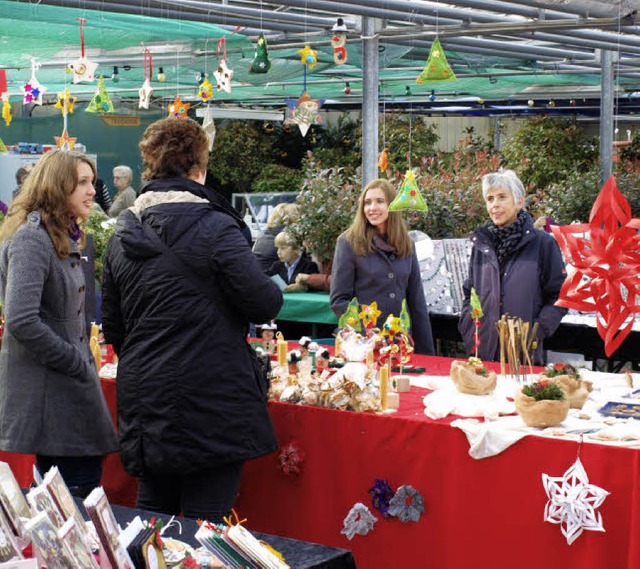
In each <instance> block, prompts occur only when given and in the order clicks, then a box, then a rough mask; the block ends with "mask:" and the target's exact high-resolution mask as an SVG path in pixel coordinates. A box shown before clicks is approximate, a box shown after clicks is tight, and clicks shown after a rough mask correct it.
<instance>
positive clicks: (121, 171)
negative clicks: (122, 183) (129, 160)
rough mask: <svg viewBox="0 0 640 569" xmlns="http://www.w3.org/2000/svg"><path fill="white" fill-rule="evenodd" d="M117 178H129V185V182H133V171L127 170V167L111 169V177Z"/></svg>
mask: <svg viewBox="0 0 640 569" xmlns="http://www.w3.org/2000/svg"><path fill="white" fill-rule="evenodd" d="M116 174H117V175H119V176H127V178H129V185H131V181H132V180H133V170H132V169H131V168H129V166H116V167H115V168H114V169H113V175H114V176H115V175H116Z"/></svg>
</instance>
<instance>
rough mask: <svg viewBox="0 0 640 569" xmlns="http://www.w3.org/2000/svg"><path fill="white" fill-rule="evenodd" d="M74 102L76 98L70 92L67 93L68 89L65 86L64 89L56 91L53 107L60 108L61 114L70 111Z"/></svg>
mask: <svg viewBox="0 0 640 569" xmlns="http://www.w3.org/2000/svg"><path fill="white" fill-rule="evenodd" d="M75 102H76V98H75V97H74V96H73V95H71V93H69V89H67V88H66V87H65V89H64V91H62V92H61V93H58V100H57V101H56V104H55V105H54V107H55V108H56V109H60V112H62V114H65V113H72V112H73V105H74V104H75Z"/></svg>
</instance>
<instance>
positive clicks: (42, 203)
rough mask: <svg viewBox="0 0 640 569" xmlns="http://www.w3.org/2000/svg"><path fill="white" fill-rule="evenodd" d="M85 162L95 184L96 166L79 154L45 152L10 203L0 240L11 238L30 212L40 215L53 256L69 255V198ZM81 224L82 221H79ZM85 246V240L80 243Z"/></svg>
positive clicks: (86, 157) (0, 230) (62, 257)
mask: <svg viewBox="0 0 640 569" xmlns="http://www.w3.org/2000/svg"><path fill="white" fill-rule="evenodd" d="M80 162H84V163H85V164H88V165H89V166H90V167H91V170H92V171H93V183H95V181H96V177H97V173H96V165H95V164H94V163H93V160H91V159H90V158H89V157H88V156H86V155H84V154H82V153H81V152H70V151H61V150H56V151H51V152H47V153H46V154H45V155H44V156H43V157H42V158H40V160H38V162H37V164H36V165H35V167H34V168H33V170H31V172H30V173H29V175H28V176H27V178H26V179H25V181H24V184H23V185H22V189H21V190H20V193H19V194H18V195H17V196H16V197H15V199H14V200H13V201H12V202H11V206H10V207H9V211H8V212H7V217H6V218H5V220H4V223H3V224H2V228H1V229H0V241H5V240H7V239H9V238H11V237H12V236H13V234H14V233H15V232H16V231H17V230H18V228H19V227H20V226H21V225H23V224H24V223H25V222H26V221H27V215H28V214H29V213H31V212H32V211H38V212H40V219H41V221H42V225H43V226H44V228H45V229H46V230H47V233H48V234H49V237H51V241H52V242H53V247H54V249H55V251H56V254H57V255H58V257H59V258H60V259H65V258H66V257H68V256H69V224H70V222H71V217H70V215H69V203H68V202H69V196H70V195H71V194H72V193H73V192H74V191H75V189H76V187H77V186H78V164H79V163H80ZM79 221H80V222H81V223H82V222H83V221H84V220H82V219H80V220H79ZM80 246H81V247H82V246H84V237H83V238H82V239H81V241H80Z"/></svg>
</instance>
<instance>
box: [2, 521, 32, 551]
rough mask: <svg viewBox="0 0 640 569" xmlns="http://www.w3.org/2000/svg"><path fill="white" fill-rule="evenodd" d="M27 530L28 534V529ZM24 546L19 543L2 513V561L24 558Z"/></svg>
mask: <svg viewBox="0 0 640 569" xmlns="http://www.w3.org/2000/svg"><path fill="white" fill-rule="evenodd" d="M25 532H26V533H27V535H28V532H27V530H26V529H25ZM23 558H24V556H23V554H22V547H21V545H20V544H19V543H18V540H17V537H16V535H15V534H14V533H13V531H12V529H11V527H10V526H9V524H8V522H7V520H6V518H5V517H4V515H1V514H0V562H5V561H12V560H16V559H23Z"/></svg>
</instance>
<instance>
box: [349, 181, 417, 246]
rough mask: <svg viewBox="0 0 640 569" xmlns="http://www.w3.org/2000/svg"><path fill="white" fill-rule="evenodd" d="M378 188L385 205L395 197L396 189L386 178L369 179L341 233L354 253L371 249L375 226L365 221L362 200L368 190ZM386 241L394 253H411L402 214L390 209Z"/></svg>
mask: <svg viewBox="0 0 640 569" xmlns="http://www.w3.org/2000/svg"><path fill="white" fill-rule="evenodd" d="M376 188H380V189H381V190H382V191H383V193H384V196H385V200H386V202H387V205H389V204H390V203H391V202H392V201H393V200H394V198H395V197H396V190H395V189H394V187H393V186H392V185H391V183H390V182H389V181H388V180H384V179H382V178H377V179H375V180H371V181H370V182H369V183H368V184H367V185H366V186H365V188H364V190H362V193H361V194H360V198H359V199H358V209H357V211H356V217H355V219H354V220H353V222H352V223H351V225H350V226H349V228H348V229H347V230H346V231H345V232H344V233H343V235H344V237H345V238H346V239H347V241H348V242H349V244H350V245H351V247H352V248H353V251H354V252H355V254H356V255H362V256H364V255H367V254H368V253H371V252H372V251H373V235H374V233H375V228H374V227H373V225H371V224H370V223H369V221H367V217H366V216H365V214H364V200H365V198H366V196H367V192H368V191H369V190H373V189H376ZM387 243H389V245H391V246H392V247H393V248H394V249H395V251H396V255H398V256H399V257H408V256H409V255H412V254H413V241H411V237H410V236H409V231H408V229H407V224H406V223H405V222H404V219H402V214H401V213H399V212H397V211H390V212H389V217H388V219H387Z"/></svg>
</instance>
